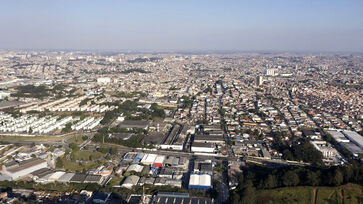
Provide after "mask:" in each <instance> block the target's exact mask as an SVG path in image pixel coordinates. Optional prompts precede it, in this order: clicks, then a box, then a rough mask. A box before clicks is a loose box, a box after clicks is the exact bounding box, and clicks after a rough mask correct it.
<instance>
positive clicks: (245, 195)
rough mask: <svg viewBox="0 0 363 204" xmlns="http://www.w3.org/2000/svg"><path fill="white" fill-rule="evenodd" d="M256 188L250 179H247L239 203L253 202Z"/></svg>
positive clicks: (247, 203)
mask: <svg viewBox="0 0 363 204" xmlns="http://www.w3.org/2000/svg"><path fill="white" fill-rule="evenodd" d="M255 196H256V188H255V187H254V186H253V183H252V181H251V180H247V182H246V185H245V187H244V189H243V192H242V197H241V203H243V204H253V203H255Z"/></svg>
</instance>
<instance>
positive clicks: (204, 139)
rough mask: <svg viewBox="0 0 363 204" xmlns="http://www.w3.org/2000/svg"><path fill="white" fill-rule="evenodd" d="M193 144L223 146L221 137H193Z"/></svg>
mask: <svg viewBox="0 0 363 204" xmlns="http://www.w3.org/2000/svg"><path fill="white" fill-rule="evenodd" d="M194 142H199V143H213V144H224V139H223V136H212V135H195V136H194Z"/></svg>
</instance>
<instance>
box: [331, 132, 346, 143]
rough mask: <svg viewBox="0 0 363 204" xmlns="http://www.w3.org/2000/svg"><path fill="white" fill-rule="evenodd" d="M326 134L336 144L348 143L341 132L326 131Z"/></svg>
mask: <svg viewBox="0 0 363 204" xmlns="http://www.w3.org/2000/svg"><path fill="white" fill-rule="evenodd" d="M328 133H329V134H330V135H331V136H332V137H333V138H334V139H335V141H337V142H349V139H347V138H346V137H345V136H344V135H343V134H342V133H341V132H339V131H328Z"/></svg>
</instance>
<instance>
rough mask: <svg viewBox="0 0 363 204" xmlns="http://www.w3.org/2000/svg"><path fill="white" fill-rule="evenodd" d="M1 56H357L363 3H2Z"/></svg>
mask: <svg viewBox="0 0 363 204" xmlns="http://www.w3.org/2000/svg"><path fill="white" fill-rule="evenodd" d="M0 48H29V49H49V48H51V49H118V50H127V49H132V50H241V51H256V50H267V51H355V52H356V51H359V52H362V51H363V0H238V1H233V0H190V1H189V0H166V1H157V0H128V1H122V0H118V1H116V0H115V1H111V0H94V1H92V0H84V1H78V0H42V1H41V0H2V1H1V2H0Z"/></svg>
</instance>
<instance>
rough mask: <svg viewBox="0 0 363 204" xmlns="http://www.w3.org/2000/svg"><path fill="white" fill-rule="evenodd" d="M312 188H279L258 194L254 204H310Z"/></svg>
mask: <svg viewBox="0 0 363 204" xmlns="http://www.w3.org/2000/svg"><path fill="white" fill-rule="evenodd" d="M312 190H313V189H312V188H310V187H295V188H279V189H273V190H265V191H261V192H259V194H258V196H257V199H256V203H261V204H262V203H296V204H300V203H301V204H305V203H312V193H311V192H312Z"/></svg>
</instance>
